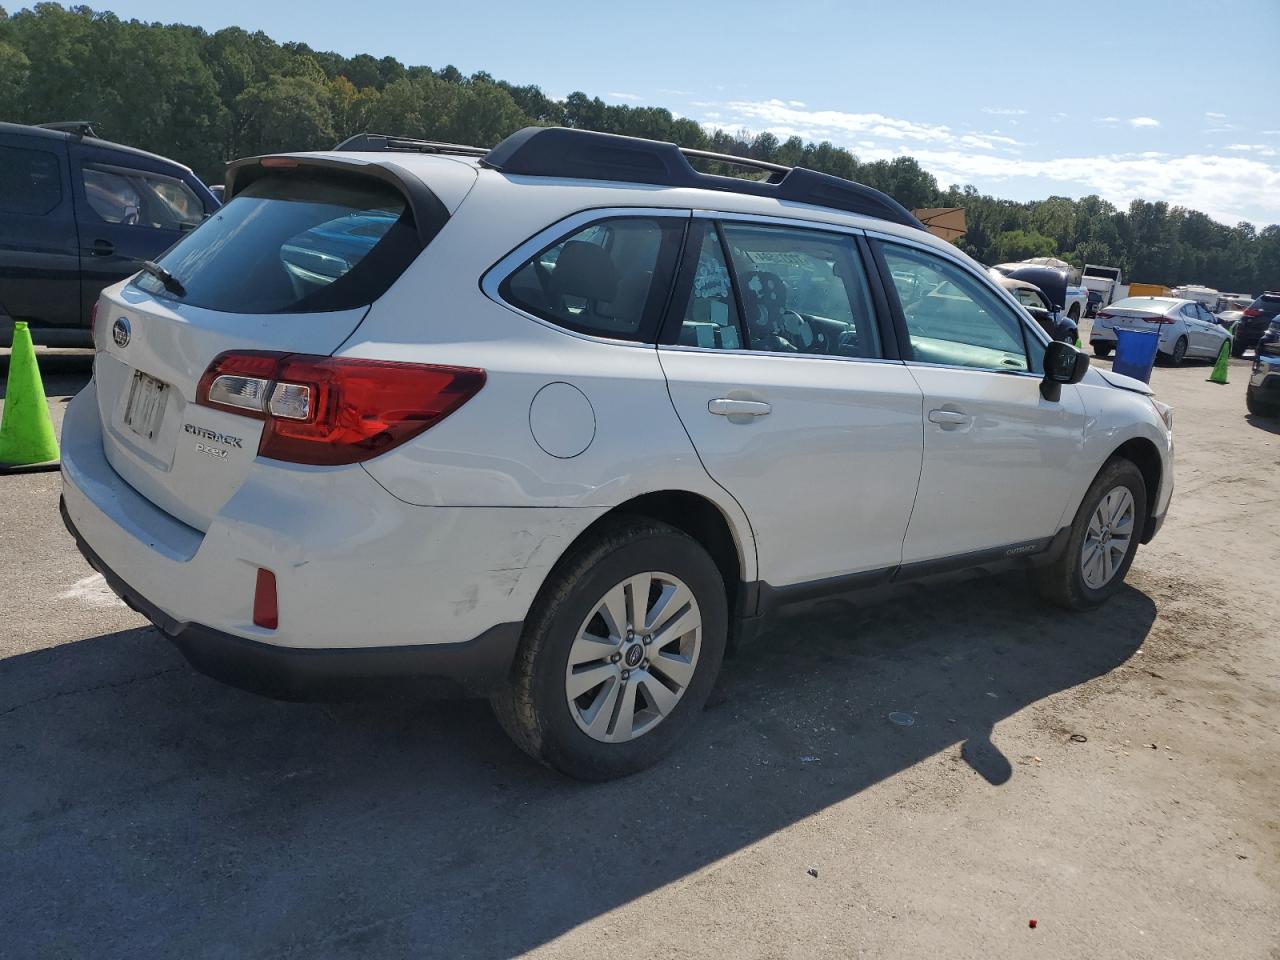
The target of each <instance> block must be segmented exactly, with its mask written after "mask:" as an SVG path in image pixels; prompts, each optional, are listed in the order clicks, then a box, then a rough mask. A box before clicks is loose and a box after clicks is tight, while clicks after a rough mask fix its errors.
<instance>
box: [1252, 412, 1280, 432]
mask: <svg viewBox="0 0 1280 960" xmlns="http://www.w3.org/2000/svg"><path fill="white" fill-rule="evenodd" d="M1244 419H1245V422H1246V423H1247V424H1249V426H1251V427H1256V428H1257V429H1259V430H1262V431H1265V432H1266V433H1275V434H1280V415H1277V416H1274V417H1259V416H1257V415H1256V414H1252V413H1250V414H1246V415H1245V418H1244Z"/></svg>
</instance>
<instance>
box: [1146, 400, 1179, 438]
mask: <svg viewBox="0 0 1280 960" xmlns="http://www.w3.org/2000/svg"><path fill="white" fill-rule="evenodd" d="M1147 399H1148V400H1150V401H1151V405H1152V406H1153V407H1155V408H1156V413H1158V414H1159V415H1160V419H1161V420H1163V421H1164V425H1165V429H1167V430H1168V431H1169V432H1170V433H1173V407H1171V406H1169V405H1168V404H1167V403H1161V402H1160V401H1159V400H1157V399H1156V398H1155V397H1148V398H1147Z"/></svg>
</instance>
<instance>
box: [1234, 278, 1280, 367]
mask: <svg viewBox="0 0 1280 960" xmlns="http://www.w3.org/2000/svg"><path fill="white" fill-rule="evenodd" d="M1277 315H1280V291H1268V292H1267V293H1264V294H1263V295H1262V296H1260V297H1259V298H1258V299H1257V300H1255V301H1253V303H1251V304H1250V305H1249V306H1248V307H1247V308H1246V309H1245V311H1244V313H1242V314H1241V315H1240V319H1239V320H1238V321H1237V322H1236V329H1235V342H1234V343H1233V344H1232V346H1231V352H1232V354H1233V355H1234V356H1237V357H1243V356H1244V352H1245V351H1246V350H1250V349H1253V348H1255V347H1257V345H1258V341H1259V340H1260V339H1261V338H1262V335H1263V334H1264V333H1266V331H1267V328H1268V327H1269V326H1270V325H1271V322H1272V321H1273V320H1275V318H1276V316H1277Z"/></svg>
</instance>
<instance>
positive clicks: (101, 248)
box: [86, 240, 116, 257]
mask: <svg viewBox="0 0 1280 960" xmlns="http://www.w3.org/2000/svg"><path fill="white" fill-rule="evenodd" d="M86 252H87V253H88V254H89V256H91V257H109V256H111V255H112V254H113V253H115V252H116V245H115V244H114V243H112V242H111V241H110V240H95V241H93V246H91V247H90V248H89V249H88V250H87V251H86Z"/></svg>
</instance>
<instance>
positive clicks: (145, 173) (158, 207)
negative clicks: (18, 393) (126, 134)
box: [0, 123, 218, 346]
mask: <svg viewBox="0 0 1280 960" xmlns="http://www.w3.org/2000/svg"><path fill="white" fill-rule="evenodd" d="M54 126H57V127H62V128H63V129H50V128H46V127H30V126H23V125H20V124H15V123H0V346H8V345H9V344H10V343H11V342H12V339H13V321H15V320H25V321H27V323H28V324H30V326H31V334H32V337H33V339H34V340H35V341H36V342H37V343H43V344H48V345H53V346H88V345H89V344H90V343H91V338H90V335H89V316H90V312H91V310H92V307H93V304H94V303H95V302H97V299H98V294H99V293H100V292H101V291H102V288H103V287H105V286H108V285H109V284H112V283H115V282H116V281H117V280H121V279H123V278H124V277H127V276H129V275H130V274H132V273H136V272H137V271H138V270H139V268H140V266H141V263H142V261H143V260H151V259H154V258H155V257H157V256H159V255H160V254H161V253H163V252H164V251H165V250H167V249H168V248H169V247H171V246H172V245H173V244H174V243H175V242H176V241H177V240H178V239H179V238H180V237H182V235H183V234H184V233H185V232H186V231H188V230H190V229H191V228H192V227H195V226H196V225H198V224H199V223H200V222H201V221H203V220H204V219H205V218H206V217H207V216H209V214H210V213H212V212H213V211H214V210H216V209H217V208H218V201H217V199H216V198H215V197H214V196H213V194H212V193H210V192H209V188H208V187H206V186H205V185H204V184H203V183H201V182H200V179H199V178H198V177H197V176H196V175H195V174H194V173H192V172H191V171H190V170H189V169H188V168H187V167H184V166H182V164H180V163H175V162H174V161H172V160H167V159H165V158H164V157H158V156H156V155H155V154H151V153H146V152H144V151H142V150H136V149H134V148H133V147H126V146H122V145H121V144H118V143H110V142H108V141H106V140H99V139H97V138H96V137H94V136H92V130H90V129H89V127H88V125H87V124H84V125H69V126H71V127H72V129H71V130H68V129H66V127H67V126H68V125H63V124H55V125H54Z"/></svg>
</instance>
